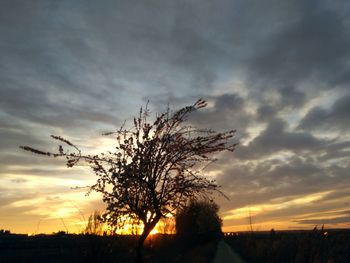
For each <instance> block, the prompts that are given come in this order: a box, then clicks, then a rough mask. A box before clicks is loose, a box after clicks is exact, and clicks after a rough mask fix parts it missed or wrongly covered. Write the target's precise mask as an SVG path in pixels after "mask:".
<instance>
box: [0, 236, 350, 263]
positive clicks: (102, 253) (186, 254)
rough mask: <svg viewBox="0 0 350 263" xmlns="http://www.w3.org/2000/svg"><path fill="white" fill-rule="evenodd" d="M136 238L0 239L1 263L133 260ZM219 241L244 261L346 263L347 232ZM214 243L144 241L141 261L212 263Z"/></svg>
mask: <svg viewBox="0 0 350 263" xmlns="http://www.w3.org/2000/svg"><path fill="white" fill-rule="evenodd" d="M136 240H137V237H135V236H93V235H70V234H65V233H62V232H61V233H58V234H54V235H37V236H26V235H14V234H2V235H0V262H1V263H5V262H23V263H24V262H25V263H27V262H74V263H78V262H132V261H133V258H134V250H133V247H134V246H135V244H136ZM224 240H225V242H226V243H227V244H229V245H230V246H231V247H232V248H233V250H234V251H235V252H236V253H237V254H238V255H240V256H241V258H242V259H243V260H244V261H246V262H325V263H326V262H328V263H331V262H339V263H340V262H344V263H345V262H350V231H349V230H327V231H324V230H314V231H283V232H278V231H276V232H274V231H272V232H254V233H238V234H237V233H233V234H230V235H225V237H224ZM216 244H217V243H216V242H215V241H205V239H203V238H199V239H197V240H196V242H193V241H192V242H189V241H184V240H178V239H177V238H176V237H175V236H173V235H153V236H151V237H149V238H148V239H147V242H146V247H145V250H144V259H145V262H166V263H170V262H199V263H200V262H211V260H212V259H213V258H214V256H215V253H216Z"/></svg>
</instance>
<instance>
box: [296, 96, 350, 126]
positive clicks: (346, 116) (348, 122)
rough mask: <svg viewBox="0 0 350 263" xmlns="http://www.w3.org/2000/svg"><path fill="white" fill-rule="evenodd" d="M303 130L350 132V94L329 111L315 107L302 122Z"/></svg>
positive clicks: (339, 100)
mask: <svg viewBox="0 0 350 263" xmlns="http://www.w3.org/2000/svg"><path fill="white" fill-rule="evenodd" d="M299 127H300V128H302V129H308V130H313V129H321V130H322V129H326V130H335V131H348V130H349V129H350V94H347V95H346V96H343V97H341V98H340V99H338V100H337V101H336V102H335V103H334V104H333V105H332V106H331V107H330V108H329V109H324V108H322V107H314V108H313V109H311V110H310V111H309V112H308V113H307V114H306V116H305V117H304V118H303V119H302V120H301V122H300V125H299Z"/></svg>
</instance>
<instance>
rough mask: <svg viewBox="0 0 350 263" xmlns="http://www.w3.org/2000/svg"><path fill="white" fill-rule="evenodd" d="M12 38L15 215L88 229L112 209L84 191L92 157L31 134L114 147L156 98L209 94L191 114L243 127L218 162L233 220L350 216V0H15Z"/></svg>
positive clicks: (46, 226)
mask: <svg viewBox="0 0 350 263" xmlns="http://www.w3.org/2000/svg"><path fill="white" fill-rule="evenodd" d="M0 36H1V37H0V60H1V63H0V136H1V140H0V149H1V151H0V229H9V230H11V231H12V232H17V233H43V232H44V233H51V232H54V231H58V230H68V231H69V232H78V231H80V230H81V229H82V228H83V227H84V220H85V219H86V218H87V217H88V216H89V214H91V213H93V212H94V210H96V209H99V210H103V208H104V204H103V203H102V201H101V197H100V196H99V195H97V194H91V195H90V196H85V194H86V190H85V189H78V190H77V189H74V187H75V186H86V185H90V184H92V183H93V182H94V181H95V180H96V177H95V176H94V174H93V172H92V171H90V170H88V169H87V168H86V167H85V166H79V167H76V168H73V169H68V168H66V167H65V163H64V160H59V159H54V158H53V159H51V158H46V157H43V156H38V155H34V154H31V153H28V152H25V151H22V150H21V149H19V146H20V145H29V146H33V147H36V148H40V149H45V150H56V149H57V143H55V142H54V141H53V140H51V139H50V137H49V136H50V135H51V134H55V135H60V136H63V137H65V138H67V139H69V140H71V141H72V142H74V143H76V144H77V145H78V146H79V147H81V148H82V149H83V150H84V151H86V152H94V151H101V149H102V150H103V149H106V148H108V147H110V146H111V145H112V146H113V141H112V140H111V139H109V138H106V137H103V136H101V134H102V133H103V132H105V131H113V130H116V129H118V128H119V127H120V125H121V124H122V123H123V122H124V121H125V120H126V121H127V122H128V121H131V120H132V117H133V116H135V115H137V113H138V111H139V108H140V106H143V105H145V104H146V103H147V101H149V108H150V109H151V111H152V113H154V114H155V113H157V112H161V111H163V110H165V109H166V107H167V106H168V105H169V106H170V107H171V108H173V109H178V108H180V107H182V106H185V105H190V104H193V103H194V102H195V101H196V100H197V99H199V98H203V99H204V100H206V101H208V107H207V108H205V109H203V110H201V111H200V112H196V113H195V114H194V115H193V117H192V118H191V120H190V121H191V122H192V123H194V124H195V125H197V126H198V127H205V128H210V129H214V130H217V131H225V130H231V129H236V130H237V137H236V139H237V141H239V146H238V147H237V150H236V151H235V152H234V153H223V154H220V155H219V156H216V157H218V158H219V161H217V162H216V163H214V164H213V165H211V166H209V167H208V169H207V171H206V174H205V175H206V176H210V177H211V178H216V180H217V182H218V184H219V185H221V186H222V187H221V190H222V191H223V192H224V193H225V194H226V195H227V196H228V197H229V200H226V199H224V198H222V197H216V199H215V201H216V202H217V203H218V204H219V205H220V216H221V217H222V218H223V220H224V221H223V222H224V230H225V231H236V230H248V229H250V226H249V217H251V220H252V227H253V229H254V230H268V229H271V228H274V229H310V228H313V227H314V226H315V225H319V226H320V225H322V224H325V227H329V228H338V227H349V226H350V174H349V171H350V159H349V156H350V89H349V84H350V48H349V47H350V2H349V1H347V0H344V1H341V0H337V1H334V0H328V1H326V0H310V1H304V0H292V1H280V0H266V1H260V0H248V1H247V0H217V1H210V0H176V1H157V0H141V1H140V0H138V1H136V0H135V1H133V0H125V1H121V0H117V1H108V0H102V1H92V0H91V1H90V0H86V1H82V0H81V1H80V0H75V1H64V0H62V1H54V0H45V1H44V0H43V1H41V0H37V1H19V0H3V1H1V4H0ZM84 218H85V219H84Z"/></svg>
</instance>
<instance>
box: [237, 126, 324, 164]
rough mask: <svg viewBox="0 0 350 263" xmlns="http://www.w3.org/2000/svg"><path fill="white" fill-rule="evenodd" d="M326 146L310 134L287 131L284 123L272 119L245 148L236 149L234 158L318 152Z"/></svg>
mask: <svg viewBox="0 0 350 263" xmlns="http://www.w3.org/2000/svg"><path fill="white" fill-rule="evenodd" d="M327 144H328V142H327V141H326V140H320V139H317V138H316V137H314V136H313V135H312V134H310V133H306V132H290V131H287V127H286V123H285V121H283V120H281V119H273V120H271V121H270V122H269V123H268V126H267V128H266V129H265V130H264V131H263V132H262V133H261V134H259V135H258V136H257V137H256V138H255V139H254V140H253V141H251V142H250V143H249V144H248V145H247V146H241V147H239V148H238V150H237V153H236V157H238V158H245V159H258V158H263V157H265V156H268V155H271V154H277V153H279V152H281V151H290V152H303V151H318V150H320V149H322V148H323V147H325V146H326V145H327Z"/></svg>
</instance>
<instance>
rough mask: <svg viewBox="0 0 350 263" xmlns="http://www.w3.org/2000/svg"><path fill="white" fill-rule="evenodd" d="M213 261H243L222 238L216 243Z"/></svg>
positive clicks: (214, 262)
mask: <svg viewBox="0 0 350 263" xmlns="http://www.w3.org/2000/svg"><path fill="white" fill-rule="evenodd" d="M213 263H245V262H244V261H243V260H242V259H241V258H240V256H238V255H237V254H236V253H235V252H234V251H233V250H232V248H231V247H230V246H229V245H227V244H226V242H225V241H224V240H221V241H220V242H219V243H218V247H217V250H216V255H215V258H214V260H213Z"/></svg>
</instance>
